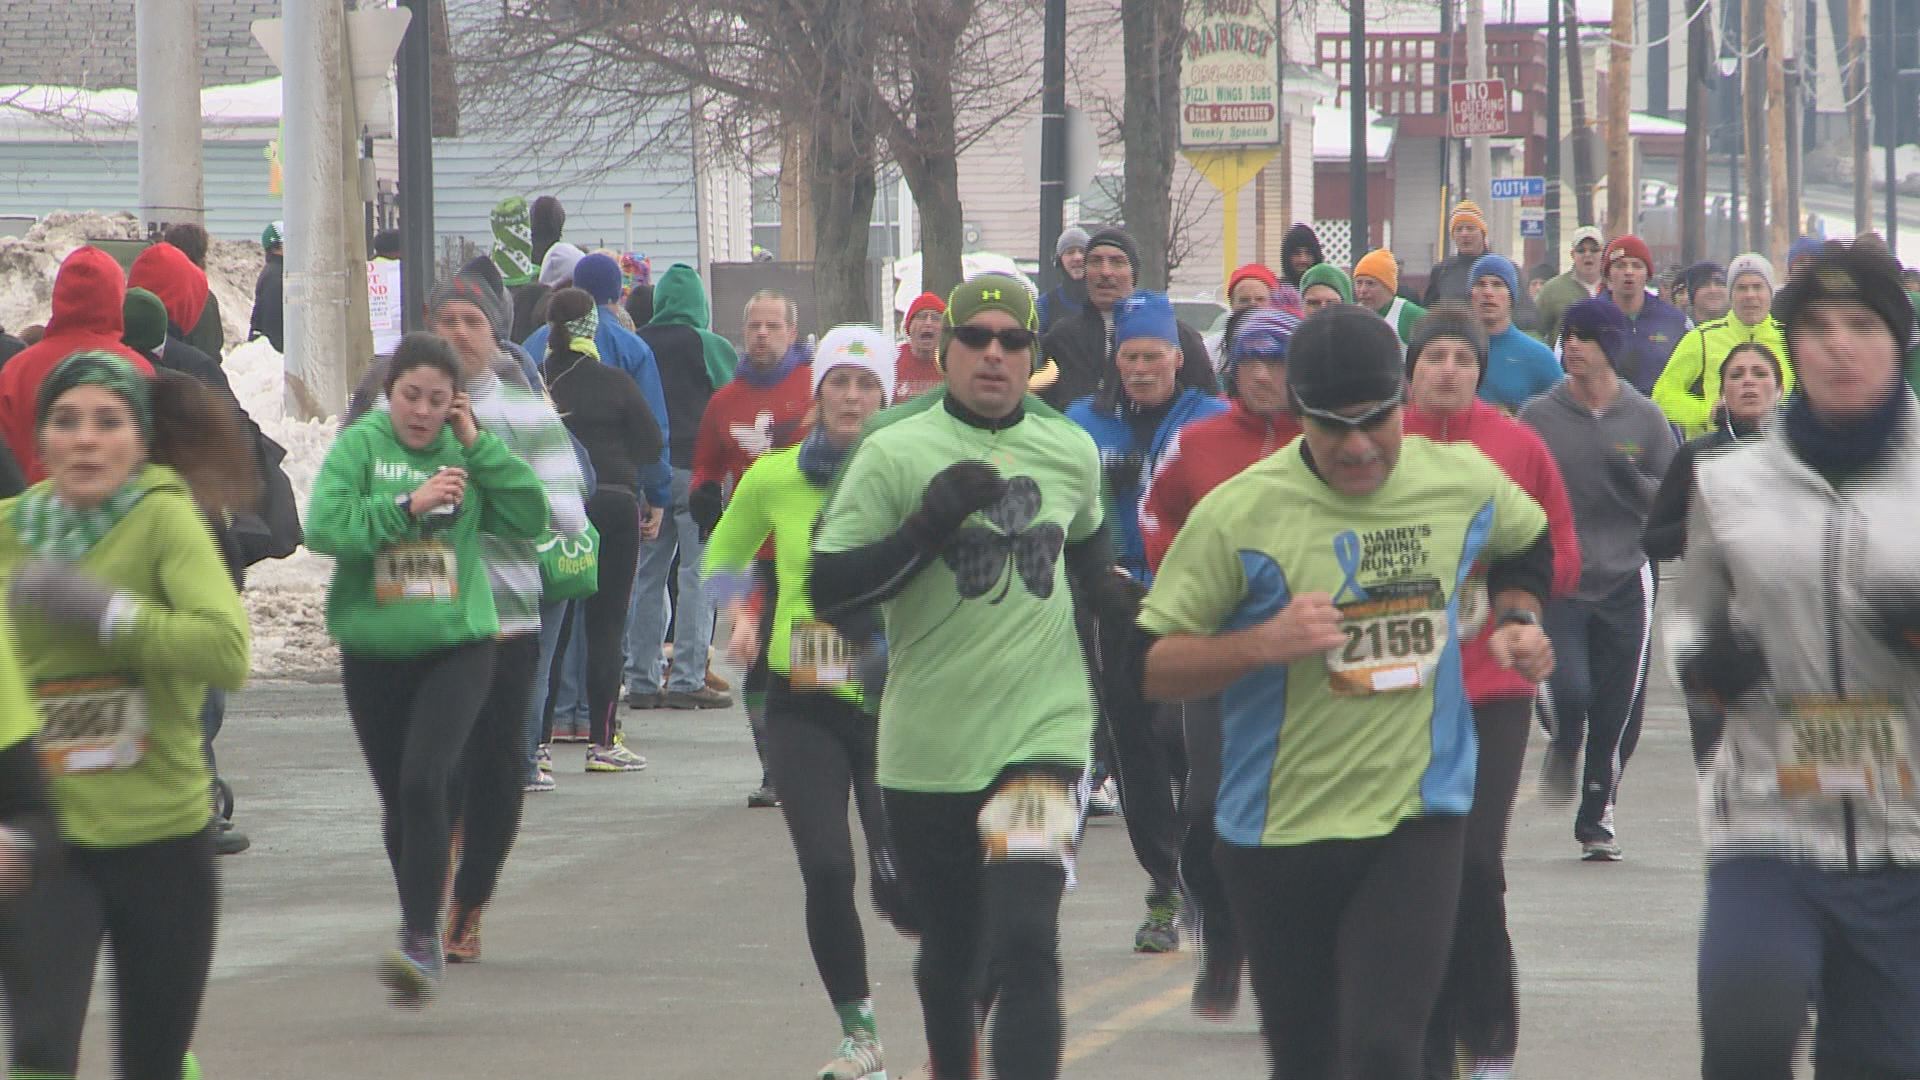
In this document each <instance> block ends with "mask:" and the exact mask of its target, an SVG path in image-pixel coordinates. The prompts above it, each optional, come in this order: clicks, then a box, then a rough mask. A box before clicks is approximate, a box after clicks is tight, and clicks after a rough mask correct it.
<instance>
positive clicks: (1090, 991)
mask: <svg viewBox="0 0 1920 1080" xmlns="http://www.w3.org/2000/svg"><path fill="white" fill-rule="evenodd" d="M1186 957H1187V954H1184V953H1180V952H1170V953H1158V954H1152V953H1149V954H1145V955H1135V957H1134V958H1133V961H1132V963H1131V964H1129V965H1128V967H1127V968H1126V970H1124V971H1122V972H1120V973H1119V974H1117V975H1109V976H1107V977H1106V978H1104V979H1101V980H1100V981H1099V982H1096V983H1089V984H1088V985H1086V986H1083V987H1081V988H1079V989H1078V990H1075V991H1072V992H1070V993H1069V994H1067V996H1066V1006H1065V1012H1066V1015H1068V1016H1074V1015H1076V1014H1078V1013H1081V1012H1085V1011H1086V1010H1087V1009H1088V1008H1089V1007H1090V1006H1092V1005H1094V1004H1095V1003H1097V1002H1099V1001H1102V1000H1105V999H1106V998H1109V997H1112V996H1113V995H1114V994H1116V993H1118V992H1119V991H1121V990H1125V989H1128V988H1130V987H1133V986H1137V985H1139V984H1140V983H1143V982H1151V981H1153V980H1155V979H1158V978H1159V977H1160V976H1162V975H1164V974H1166V973H1167V972H1168V971H1171V970H1172V969H1173V968H1174V967H1175V966H1176V965H1177V964H1179V963H1180V961H1181V960H1183V959H1185V958H1186Z"/></svg>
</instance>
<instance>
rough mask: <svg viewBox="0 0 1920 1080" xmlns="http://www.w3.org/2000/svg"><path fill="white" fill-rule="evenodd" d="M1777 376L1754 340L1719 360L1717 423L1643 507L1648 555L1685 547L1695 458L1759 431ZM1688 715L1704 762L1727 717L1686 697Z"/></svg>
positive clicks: (1774, 402) (1773, 401)
mask: <svg viewBox="0 0 1920 1080" xmlns="http://www.w3.org/2000/svg"><path fill="white" fill-rule="evenodd" d="M1781 381H1782V380H1781V370H1780V361H1779V360H1777V359H1775V358H1774V355H1773V353H1772V352H1771V351H1769V350H1768V349H1767V347H1766V346H1765V345H1762V344H1760V343H1759V342H1757V341H1749V342H1747V343H1745V344H1742V345H1735V346H1734V347H1733V351H1732V352H1729V353H1728V354H1727V358H1726V359H1725V360H1722V361H1721V362H1720V378H1719V383H1720V397H1721V404H1720V406H1719V408H1718V409H1716V410H1715V412H1716V413H1717V414H1718V416H1719V419H1720V429H1719V430H1718V431H1715V432H1714V433H1712V434H1711V435H1702V436H1701V437H1699V438H1697V439H1695V440H1693V441H1692V442H1689V443H1687V444H1686V445H1685V446H1682V447H1681V448H1680V449H1679V451H1678V452H1677V453H1675V454H1674V455H1673V464H1672V465H1669V466H1668V467H1667V476H1666V479H1664V480H1662V481H1661V482H1660V490H1659V492H1658V493H1657V494H1655V495H1654V497H1653V509H1652V510H1650V511H1648V513H1647V527H1646V529H1645V531H1644V532H1643V533H1642V534H1641V547H1642V548H1643V549H1645V551H1646V553H1647V558H1649V559H1653V560H1655V561H1656V562H1665V561H1670V560H1674V559H1678V558H1680V556H1681V555H1682V554H1684V553H1685V552H1686V548H1687V514H1688V512H1689V511H1690V509H1691V507H1692V502H1693V488H1694V481H1695V480H1696V478H1697V476H1698V473H1699V467H1700V463H1701V462H1702V461H1704V460H1706V459H1708V458H1711V457H1715V456H1717V455H1719V454H1721V453H1723V452H1725V451H1727V450H1731V449H1733V448H1734V447H1736V446H1738V445H1740V444H1742V443H1744V442H1750V441H1752V440H1754V439H1756V438H1758V437H1759V436H1760V435H1761V434H1762V429H1763V428H1764V426H1765V425H1766V423H1767V422H1768V421H1769V419H1770V418H1771V417H1772V415H1773V412H1774V410H1775V409H1776V408H1777V407H1778V406H1779V404H1780V393H1781V391H1780V383H1781ZM1687 721H1688V727H1689V728H1690V729H1691V732H1692V735H1693V763H1694V764H1695V765H1698V766H1700V767H1701V768H1705V767H1706V764H1707V761H1708V759H1709V758H1710V757H1711V756H1712V751H1713V748H1714V746H1715V745H1717V744H1718V743H1719V741H1720V732H1721V730H1722V729H1723V728H1724V727H1725V726H1726V722H1727V718H1726V716H1725V714H1723V713H1721V712H1719V711H1718V710H1716V709H1713V708H1710V707H1708V706H1707V705H1706V703H1705V702H1704V701H1703V700H1701V699H1699V698H1689V699H1688V700H1687Z"/></svg>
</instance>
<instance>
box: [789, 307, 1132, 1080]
mask: <svg viewBox="0 0 1920 1080" xmlns="http://www.w3.org/2000/svg"><path fill="white" fill-rule="evenodd" d="M1035 319H1036V316H1035V313H1034V308H1033V299H1032V295H1031V294H1030V293H1029V292H1028V291H1027V289H1026V287H1025V286H1024V285H1022V284H1021V283H1020V282H1019V281H1018V280H1016V279H1014V278H1010V277H1005V276H1003V275H998V274H982V275H980V276H978V277H975V278H973V279H972V280H970V281H967V282H965V283H963V284H961V285H960V286H959V287H958V288H956V289H954V291H953V293H952V295H951V296H950V297H949V298H948V300H947V331H946V334H945V338H944V344H943V347H942V352H941V357H942V365H943V367H944V368H945V370H946V373H947V391H946V394H945V395H944V396H943V397H941V398H940V399H939V402H938V404H936V405H933V406H931V407H928V408H924V409H920V410H918V411H914V412H911V413H910V414H908V415H904V416H902V417H900V418H898V419H895V420H893V422H891V423H889V424H887V425H886V426H884V427H881V428H879V429H877V430H875V431H873V432H871V433H869V434H868V435H867V436H866V439H865V440H864V441H863V442H862V443H861V445H860V446H859V448H858V449H857V450H856V451H855V452H854V454H853V455H852V457H851V459H850V460H849V461H848V462H847V467H846V473H845V475H844V476H843V477H842V479H841V482H840V484H839V486H838V488H837V489H836V490H835V492H834V494H833V495H832V497H831V498H829V500H828V502H827V506H826V509H825V512H824V514H823V516H822V520H821V528H820V533H819V536H818V538H817V539H816V540H815V542H814V572H813V579H812V584H813V601H814V605H815V608H816V610H818V611H819V612H820V614H821V615H822V616H823V617H824V618H826V619H827V620H829V621H839V620H843V619H845V618H846V617H848V616H849V615H852V614H853V613H855V612H858V611H860V610H861V609H864V608H867V607H869V606H871V605H875V604H878V605H880V606H881V609H882V612H883V614H884V616H885V622H886V640H887V652H888V657H889V671H888V678H887V687H886V692H885V695H884V697H883V699H882V702H881V706H880V744H879V751H878V777H879V783H880V786H881V788H882V789H883V792H884V795H885V804H886V810H887V818H888V820H889V822H890V823H891V826H892V829H893V835H894V837H895V840H896V845H897V849H898V858H899V866H900V877H901V880H902V881H903V883H904V884H905V886H906V889H907V891H908V893H909V895H911V896H912V897H913V898H914V907H915V915H916V917H917V919H918V921H919V923H920V925H921V934H922V937H921V942H920V955H919V960H918V963H917V965H916V969H915V977H916V982H917V983H918V986H919V990H920V1004H921V1011H922V1013H923V1014H924V1018H925V1022H926V1032H927V1048H928V1052H929V1053H930V1055H931V1056H932V1074H933V1076H934V1077H935V1078H936V1080H959V1078H963V1077H972V1076H975V1075H978V1074H979V1072H980V1071H981V1070H980V1067H979V1062H978V1060H977V1057H978V1051H977V1048H976V1019H975V1012H974V1010H975V1006H976V1003H980V1002H986V1001H992V1002H993V1003H994V1005H993V1009H992V1017H991V1026H992V1039H991V1047H992V1058H993V1071H994V1074H995V1075H997V1076H1003V1077H1009V1078H1011V1077H1022V1078H1028V1077H1052V1076H1057V1075H1058V1074H1059V1070H1060V1058H1061V1044H1062V1034H1063V1032H1062V1029H1063V1027H1064V1023H1063V1017H1062V1011H1063V1006H1062V1002H1061V978H1060V933H1059V917H1060V898H1061V894H1062V892H1063V890H1064V888H1065V885H1066V871H1067V863H1068V861H1069V859H1070V858H1071V849H1072V845H1073V841H1074V837H1075V833H1076V831H1077V823H1078V822H1077V819H1078V816H1079V815H1078V810H1077V808H1076V806H1075V801H1076V800H1075V797H1074V792H1075V788H1076V786H1077V785H1078V784H1079V783H1080V782H1081V779H1082V777H1083V776H1084V774H1085V772H1086V768H1087V750H1088V745H1089V743H1090V741H1091V739H1092V735H1093V693H1092V687H1091V683H1090V680H1089V678H1088V676H1087V674H1086V666H1085V660H1084V659H1083V657H1082V655H1081V649H1080V642H1079V639H1078V636H1077V635H1076V634H1075V632H1074V615H1073V600H1074V597H1075V596H1076V595H1077V596H1079V597H1081V598H1082V599H1084V600H1088V601H1091V602H1092V603H1093V605H1094V607H1095V609H1096V610H1098V611H1101V612H1103V613H1106V614H1107V615H1109V616H1118V615H1122V614H1124V612H1125V611H1126V610H1127V609H1129V608H1131V607H1132V606H1133V604H1134V599H1133V596H1132V594H1131V593H1130V591H1129V590H1128V588H1127V586H1126V583H1125V582H1124V581H1123V579H1122V578H1121V577H1120V576H1119V575H1118V574H1116V573H1114V570H1113V541H1112V540H1111V539H1110V538H1109V537H1108V535H1107V533H1106V532H1105V531H1104V529H1103V528H1102V521H1101V517H1102V514H1101V504H1100V458H1099V452H1098V451H1097V450H1096V449H1095V447H1094V445H1093V440H1092V439H1090V438H1089V437H1088V436H1087V434H1086V432H1084V431H1082V430H1080V428H1079V427H1078V426H1076V425H1075V424H1073V423H1072V422H1071V421H1068V420H1066V419H1064V418H1062V417H1060V416H1059V415H1058V414H1054V413H1051V411H1050V410H1049V411H1040V410H1037V409H1032V410H1030V409H1029V407H1028V406H1027V405H1026V402H1025V400H1024V398H1025V395H1024V391H1025V390H1026V381H1027V379H1028V377H1029V376H1030V375H1031V373H1032V371H1033V368H1034V361H1035V350H1034V348H1033V346H1034V341H1035V337H1034V332H1033V328H1034V325H1035ZM969 522H971V523H969ZM1063 555H1064V558H1063ZM1069 574H1071V575H1072V582H1073V584H1072V586H1071V587H1069V584H1068V575H1069ZM979 971H984V972H985V973H986V979H987V982H986V983H985V985H984V986H982V985H981V984H980V982H979V979H978V974H977V973H978V972H979Z"/></svg>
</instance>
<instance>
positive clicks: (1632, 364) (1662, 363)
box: [1561, 235, 1689, 396]
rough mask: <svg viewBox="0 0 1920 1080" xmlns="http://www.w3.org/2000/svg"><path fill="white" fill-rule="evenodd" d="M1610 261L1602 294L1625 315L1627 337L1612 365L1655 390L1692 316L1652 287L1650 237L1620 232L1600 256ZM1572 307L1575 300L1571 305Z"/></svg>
mask: <svg viewBox="0 0 1920 1080" xmlns="http://www.w3.org/2000/svg"><path fill="white" fill-rule="evenodd" d="M1601 259H1602V260H1603V261H1604V264H1605V266H1606V275H1607V290H1606V295H1605V296H1604V297H1603V299H1605V300H1606V301H1607V302H1608V303H1610V304H1612V305H1613V306H1614V307H1615V308H1617V309H1618V310H1619V311H1620V312H1621V314H1623V315H1625V316H1626V317H1627V318H1626V322H1625V323H1624V324H1623V325H1624V326H1625V328H1626V337H1625V341H1624V344H1623V345H1622V346H1621V350H1620V355H1619V356H1617V357H1615V358H1614V361H1613V366H1614V368H1615V369H1616V370H1618V371H1619V373H1620V377H1621V378H1622V379H1625V380H1626V381H1627V383H1628V384H1630V385H1631V386H1632V387H1633V388H1634V389H1635V390H1637V391H1639V392H1640V394H1641V395H1642V396H1646V395H1650V394H1652V393H1653V384H1654V383H1655V382H1656V381H1658V380H1659V378H1660V373H1661V372H1662V371H1664V370H1666V366H1667V359H1668V357H1670V356H1672V355H1673V347H1674V346H1675V345H1677V344H1678V343H1679V341H1680V339H1681V337H1683V336H1684V335H1685V334H1686V332H1687V330H1688V329H1689V328H1688V326H1687V316H1686V315H1685V313H1683V312H1682V311H1681V310H1680V309H1679V308H1677V307H1674V306H1673V305H1672V304H1669V303H1667V302H1666V301H1665V300H1662V299H1660V298H1659V297H1657V296H1655V295H1653V294H1652V293H1650V292H1648V291H1647V282H1648V280H1649V279H1650V278H1651V276H1652V274H1653V253H1652V252H1650V251H1648V250H1647V243H1646V241H1644V240H1642V239H1640V238H1639V237H1637V236H1631V235H1628V236H1616V237H1614V238H1613V239H1612V240H1609V241H1607V248H1606V252H1605V253H1604V254H1603V255H1602V256H1601ZM1569 310H1571V305H1569ZM1565 323H1566V319H1565V316H1564V315H1563V316H1562V317H1561V338H1562V339H1564V338H1565V337H1566V325H1565Z"/></svg>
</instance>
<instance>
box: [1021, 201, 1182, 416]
mask: <svg viewBox="0 0 1920 1080" xmlns="http://www.w3.org/2000/svg"><path fill="white" fill-rule="evenodd" d="M1139 266H1140V255H1139V251H1138V249H1137V248H1135V247H1134V243H1133V237H1131V236H1129V235H1127V233H1126V232H1125V231H1123V230H1121V229H1111V228H1109V229H1101V230H1100V231H1099V232H1097V233H1094V234H1093V236H1092V238H1090V239H1089V240H1088V241H1087V305H1086V307H1085V308H1083V309H1081V312H1080V314H1079V315H1077V316H1075V317H1073V318H1070V319H1061V320H1058V321H1056V322H1055V323H1054V325H1053V329H1051V330H1049V331H1047V333H1046V334H1045V336H1043V337H1042V338H1041V339H1040V348H1041V356H1043V357H1044V358H1045V362H1044V363H1043V364H1042V365H1041V366H1042V368H1043V369H1044V368H1045V367H1046V366H1047V365H1048V364H1051V365H1053V367H1054V368H1055V370H1056V372H1057V376H1056V377H1055V379H1054V381H1053V384H1052V385H1050V386H1048V387H1046V388H1045V389H1044V390H1041V391H1040V399H1041V400H1042V401H1045V402H1046V403H1047V404H1048V405H1051V406H1053V407H1054V408H1056V409H1064V408H1066V407H1067V406H1068V405H1069V404H1071V403H1072V402H1075V401H1078V400H1079V399H1081V398H1083V397H1086V396H1087V395H1088V394H1091V393H1093V392H1094V391H1095V390H1098V389H1099V388H1100V387H1101V386H1103V385H1104V384H1105V383H1106V382H1108V381H1109V380H1110V379H1111V378H1112V377H1113V371H1114V367H1113V358H1114V342H1113V310H1114V306H1115V305H1117V304H1118V303H1120V301H1121V300H1124V299H1126V298H1127V297H1128V296H1131V295H1133V292H1134V289H1135V287H1136V286H1135V282H1136V280H1137V278H1138V269H1139ZM1180 354H1181V364H1180V385H1181V386H1183V387H1192V388H1193V389H1196V390H1204V391H1206V392H1207V393H1210V394H1211V393H1216V392H1217V391H1218V390H1219V382H1218V380H1217V379H1215V378H1214V374H1213V361H1212V359H1211V358H1210V357H1208V355H1207V343H1206V341H1205V340H1204V339H1202V338H1201V337H1200V334H1199V332H1198V331H1196V330H1194V329H1193V328H1192V327H1190V326H1187V325H1186V324H1184V323H1183V324H1181V326H1180Z"/></svg>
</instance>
